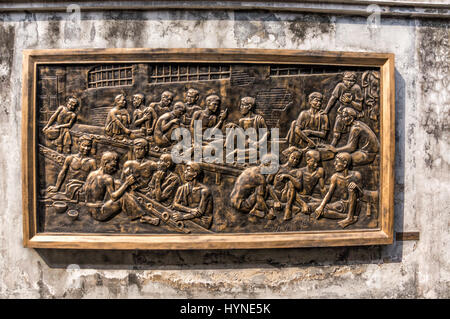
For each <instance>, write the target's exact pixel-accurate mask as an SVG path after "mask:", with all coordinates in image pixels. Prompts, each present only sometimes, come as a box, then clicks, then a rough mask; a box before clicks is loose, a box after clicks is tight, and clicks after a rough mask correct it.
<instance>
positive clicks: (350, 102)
mask: <svg viewBox="0 0 450 319" xmlns="http://www.w3.org/2000/svg"><path fill="white" fill-rule="evenodd" d="M336 101H338V109H337V116H336V121H335V123H334V128H333V140H332V141H331V145H332V146H336V145H337V143H338V142H339V139H340V138H341V134H342V133H345V132H346V130H345V129H346V126H345V124H344V122H343V120H342V110H343V109H344V108H346V107H350V108H352V109H354V110H355V111H356V112H357V115H358V117H363V116H364V113H363V108H362V101H363V94H362V91H361V87H360V86H359V85H358V84H357V83H356V72H344V78H343V79H342V82H339V83H338V84H337V85H336V87H335V88H334V90H333V93H331V98H330V100H329V101H328V104H327V107H326V108H325V110H324V113H326V114H328V113H329V112H330V109H331V108H332V107H333V106H334V104H335V103H336Z"/></svg>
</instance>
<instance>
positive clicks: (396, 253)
mask: <svg viewBox="0 0 450 319" xmlns="http://www.w3.org/2000/svg"><path fill="white" fill-rule="evenodd" d="M395 84H396V134H395V135H396V158H395V164H396V167H395V170H396V176H395V177H396V181H395V199H394V200H395V229H396V230H398V231H402V229H403V213H404V173H405V162H404V158H405V134H406V130H405V125H406V124H405V81H404V79H403V77H402V76H401V75H400V73H399V72H398V71H397V70H396V72H395ZM36 251H37V252H38V254H39V255H40V256H41V257H42V258H43V260H44V261H45V262H46V263H47V264H48V266H49V267H51V268H66V267H67V266H69V265H72V264H75V265H78V266H79V267H80V268H94V269H130V270H145V269H222V268H231V269H245V268H255V267H257V268H274V267H275V268H284V267H307V266H330V265H349V264H379V263H391V262H401V260H402V251H403V243H402V242H401V241H396V240H395V239H394V243H393V245H388V246H355V247H327V248H285V249H253V250H248V249H245V250H244V249H238V250H172V251H167V250H162V251H158V250H132V251H124V250H101V251H98V250H63V249H37V250H36Z"/></svg>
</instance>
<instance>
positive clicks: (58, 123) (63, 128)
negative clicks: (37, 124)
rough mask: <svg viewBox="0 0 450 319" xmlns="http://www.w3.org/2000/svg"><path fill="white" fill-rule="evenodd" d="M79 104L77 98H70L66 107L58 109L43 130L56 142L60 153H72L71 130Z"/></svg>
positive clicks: (61, 106) (62, 106)
mask: <svg viewBox="0 0 450 319" xmlns="http://www.w3.org/2000/svg"><path fill="white" fill-rule="evenodd" d="M78 104H79V103H78V100H77V99H76V98H75V97H70V98H69V99H68V100H67V104H66V105H60V106H59V107H58V109H57V110H56V111H55V113H53V114H52V116H51V117H50V119H49V120H48V122H47V124H46V125H45V126H44V128H43V129H42V132H43V133H44V134H45V136H46V137H47V138H48V139H50V140H54V141H55V143H56V149H57V151H58V152H59V153H63V152H64V153H70V151H71V147H72V135H71V134H70V128H71V127H72V126H73V125H74V124H75V121H76V119H77V114H76V113H75V110H76V108H77V106H78Z"/></svg>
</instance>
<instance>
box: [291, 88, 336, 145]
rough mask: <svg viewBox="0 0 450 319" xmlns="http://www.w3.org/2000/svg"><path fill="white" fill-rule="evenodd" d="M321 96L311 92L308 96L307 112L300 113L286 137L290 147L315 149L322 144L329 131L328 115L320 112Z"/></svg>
mask: <svg viewBox="0 0 450 319" xmlns="http://www.w3.org/2000/svg"><path fill="white" fill-rule="evenodd" d="M322 100H323V95H322V94H321V93H319V92H313V93H311V94H310V95H309V96H308V104H309V106H310V108H309V109H308V110H305V111H302V112H300V115H299V116H298V118H297V120H295V121H293V122H292V124H291V127H290V129H289V132H288V134H287V136H286V139H287V141H288V144H289V145H290V146H292V145H293V146H298V147H301V148H304V147H315V146H317V144H319V143H322V142H323V141H324V140H325V137H326V136H327V133H328V131H329V130H330V124H329V122H328V115H327V114H326V113H324V112H321V111H320V108H321V106H322Z"/></svg>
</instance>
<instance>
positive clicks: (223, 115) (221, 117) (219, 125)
mask: <svg viewBox="0 0 450 319" xmlns="http://www.w3.org/2000/svg"><path fill="white" fill-rule="evenodd" d="M227 114H228V109H225V110H224V111H222V112H221V113H220V114H219V120H218V121H217V124H216V125H215V126H214V128H213V131H215V130H216V129H217V130H220V129H221V128H222V124H223V122H224V121H225V118H226V117H227Z"/></svg>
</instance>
